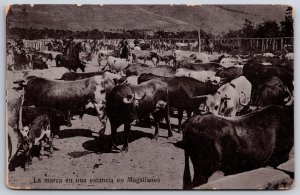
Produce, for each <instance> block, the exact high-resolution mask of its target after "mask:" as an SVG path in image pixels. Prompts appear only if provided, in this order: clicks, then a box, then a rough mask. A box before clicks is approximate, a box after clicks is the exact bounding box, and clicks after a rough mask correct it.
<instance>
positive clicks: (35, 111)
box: [22, 106, 72, 137]
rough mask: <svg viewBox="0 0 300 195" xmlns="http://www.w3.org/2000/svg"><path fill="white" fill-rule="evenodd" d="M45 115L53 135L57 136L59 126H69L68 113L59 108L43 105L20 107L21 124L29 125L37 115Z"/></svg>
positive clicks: (70, 124)
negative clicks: (44, 106)
mask: <svg viewBox="0 0 300 195" xmlns="http://www.w3.org/2000/svg"><path fill="white" fill-rule="evenodd" d="M42 115H46V116H47V117H48V118H49V119H50V123H51V132H52V134H53V137H58V133H59V128H60V126H62V125H65V126H68V127H71V126H72V123H71V121H70V115H69V113H64V112H62V111H60V110H56V109H51V108H50V109H49V108H43V107H37V108H35V107H30V106H23V108H22V116H23V117H22V125H23V126H29V125H30V124H31V123H32V121H34V119H36V118H37V117H38V116H42Z"/></svg>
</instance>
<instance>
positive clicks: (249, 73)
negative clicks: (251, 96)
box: [243, 60, 294, 91]
mask: <svg viewBox="0 0 300 195" xmlns="http://www.w3.org/2000/svg"><path fill="white" fill-rule="evenodd" d="M243 75H244V76H245V77H246V78H247V79H248V80H249V81H250V82H251V84H252V85H253V87H254V88H255V89H257V87H258V86H259V85H260V84H262V83H264V82H265V81H266V80H267V79H269V78H271V77H273V76H276V77H278V78H279V79H280V80H281V81H282V82H283V83H284V84H285V85H286V86H287V87H288V88H289V90H290V91H293V88H294V85H293V81H294V73H293V69H290V68H287V67H284V66H274V65H272V66H264V65H262V64H260V63H258V62H256V61H253V60H249V61H248V62H247V64H245V66H244V68H243Z"/></svg>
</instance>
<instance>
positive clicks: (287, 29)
mask: <svg viewBox="0 0 300 195" xmlns="http://www.w3.org/2000/svg"><path fill="white" fill-rule="evenodd" d="M293 23H294V19H293V8H292V7H288V8H287V9H286V11H285V17H284V20H283V21H282V22H280V24H281V36H283V37H293V36H294V27H293Z"/></svg>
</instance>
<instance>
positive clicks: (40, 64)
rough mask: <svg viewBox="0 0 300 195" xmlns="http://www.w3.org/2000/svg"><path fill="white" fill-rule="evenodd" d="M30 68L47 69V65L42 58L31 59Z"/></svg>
mask: <svg viewBox="0 0 300 195" xmlns="http://www.w3.org/2000/svg"><path fill="white" fill-rule="evenodd" d="M32 68H33V69H34V70H36V69H37V70H43V69H48V65H47V64H46V62H44V61H43V60H42V59H35V60H33V61H32Z"/></svg>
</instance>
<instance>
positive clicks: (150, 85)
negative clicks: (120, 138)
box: [106, 80, 172, 151]
mask: <svg viewBox="0 0 300 195" xmlns="http://www.w3.org/2000/svg"><path fill="white" fill-rule="evenodd" d="M167 97H168V95H167V84H166V83H164V82H162V81H159V80H150V81H147V82H144V83H142V84H140V85H136V86H133V85H126V84H125V85H117V86H116V87H115V88H113V89H112V90H111V92H110V93H109V94H108V96H107V106H106V109H107V116H108V118H109V120H110V124H111V135H112V142H111V149H112V150H119V149H118V148H117V147H116V133H117V128H118V127H119V126H121V125H122V124H124V131H125V133H124V136H125V143H124V146H123V150H125V151H127V150H128V134H129V131H130V126H131V123H132V122H133V120H134V119H136V118H145V117H147V116H148V115H149V114H152V115H153V118H154V120H155V133H154V138H157V136H158V133H159V129H158V128H159V122H160V119H161V118H162V117H164V118H165V120H166V122H167V125H168V137H170V136H172V131H171V126H170V121H169V116H168V110H167V105H166V102H167Z"/></svg>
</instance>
